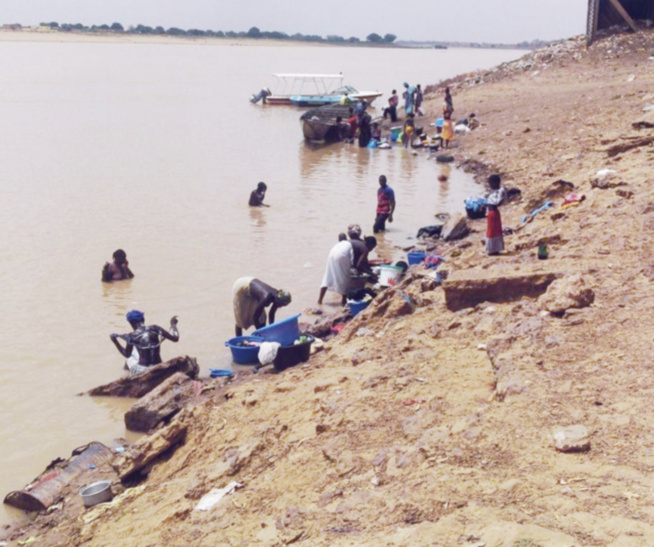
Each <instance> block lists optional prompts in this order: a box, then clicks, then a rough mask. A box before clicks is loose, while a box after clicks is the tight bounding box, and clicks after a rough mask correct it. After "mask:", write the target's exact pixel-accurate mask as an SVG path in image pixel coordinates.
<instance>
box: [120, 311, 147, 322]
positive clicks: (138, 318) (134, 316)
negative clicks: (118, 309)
mask: <svg viewBox="0 0 654 547" xmlns="http://www.w3.org/2000/svg"><path fill="white" fill-rule="evenodd" d="M125 317H127V321H129V324H130V325H135V324H137V323H143V321H145V315H143V312H142V311H138V310H132V311H129V312H127V315H126V316H125Z"/></svg>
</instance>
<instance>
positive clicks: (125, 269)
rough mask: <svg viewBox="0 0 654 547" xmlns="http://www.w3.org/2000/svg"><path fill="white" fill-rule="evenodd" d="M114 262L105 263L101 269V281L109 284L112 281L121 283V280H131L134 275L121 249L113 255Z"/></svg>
mask: <svg viewBox="0 0 654 547" xmlns="http://www.w3.org/2000/svg"><path fill="white" fill-rule="evenodd" d="M113 258H114V261H113V262H112V263H111V264H110V263H109V262H105V265H104V267H103V268H102V281H104V282H105V283H110V282H112V281H121V280H123V279H132V277H134V274H133V273H132V270H130V269H129V262H127V255H126V254H125V251H123V250H122V249H118V250H117V251H115V252H114V254H113Z"/></svg>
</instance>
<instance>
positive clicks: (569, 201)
mask: <svg viewBox="0 0 654 547" xmlns="http://www.w3.org/2000/svg"><path fill="white" fill-rule="evenodd" d="M585 199H586V194H576V193H572V194H568V195H567V196H565V198H563V203H562V204H561V207H560V208H561V209H568V208H570V207H576V206H577V205H579V204H580V203H581V202H582V201H584V200H585Z"/></svg>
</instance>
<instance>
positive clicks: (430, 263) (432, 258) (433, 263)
mask: <svg viewBox="0 0 654 547" xmlns="http://www.w3.org/2000/svg"><path fill="white" fill-rule="evenodd" d="M444 261H445V259H444V258H443V257H442V256H439V255H427V256H426V257H425V260H424V266H425V268H438V266H440V264H441V262H444Z"/></svg>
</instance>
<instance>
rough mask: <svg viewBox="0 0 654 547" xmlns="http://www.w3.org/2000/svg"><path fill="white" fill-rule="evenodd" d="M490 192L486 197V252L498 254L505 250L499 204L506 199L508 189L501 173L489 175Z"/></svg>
mask: <svg viewBox="0 0 654 547" xmlns="http://www.w3.org/2000/svg"><path fill="white" fill-rule="evenodd" d="M488 186H489V188H490V193H489V194H488V196H487V197H486V203H487V210H488V212H487V214H486V254H488V255H497V254H499V253H500V252H501V251H503V250H504V237H503V236H502V217H501V215H500V210H499V206H500V205H502V203H504V202H505V201H506V190H505V189H504V187H503V186H502V179H501V178H500V176H499V175H491V176H490V177H488Z"/></svg>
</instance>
